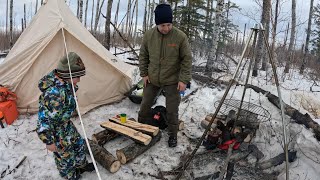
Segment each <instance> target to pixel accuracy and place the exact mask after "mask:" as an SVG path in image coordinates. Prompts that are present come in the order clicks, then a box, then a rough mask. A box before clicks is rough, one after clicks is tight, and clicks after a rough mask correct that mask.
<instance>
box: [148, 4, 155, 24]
mask: <svg viewBox="0 0 320 180" xmlns="http://www.w3.org/2000/svg"><path fill="white" fill-rule="evenodd" d="M154 5H155V2H154V0H152V4H151V5H150V9H151V11H150V15H151V16H150V21H149V29H151V28H152V25H153V22H154V19H153V14H154V13H153V11H154Z"/></svg>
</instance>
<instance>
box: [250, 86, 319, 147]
mask: <svg viewBox="0 0 320 180" xmlns="http://www.w3.org/2000/svg"><path fill="white" fill-rule="evenodd" d="M248 88H251V89H253V90H254V91H255V92H257V93H262V94H265V96H266V97H267V98H268V100H269V101H270V102H271V103H272V104H273V105H275V106H276V107H277V108H279V109H280V101H279V98H278V97H277V96H276V95H273V94H271V93H270V92H268V91H265V90H263V89H261V88H259V87H257V86H253V85H251V84H248ZM283 105H284V111H285V114H287V115H288V116H290V117H291V118H292V119H293V120H294V121H295V122H296V123H298V124H303V125H304V126H305V127H306V128H308V129H309V128H311V129H313V132H314V136H315V138H316V139H317V140H318V141H320V125H319V124H317V123H316V122H314V121H313V119H312V118H311V117H310V115H309V114H307V113H306V114H302V113H300V112H299V111H298V110H297V109H295V108H293V107H292V106H290V105H288V104H286V103H284V102H283Z"/></svg>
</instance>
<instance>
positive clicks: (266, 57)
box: [261, 0, 271, 71]
mask: <svg viewBox="0 0 320 180" xmlns="http://www.w3.org/2000/svg"><path fill="white" fill-rule="evenodd" d="M268 5H269V7H270V10H269V11H268V18H266V23H265V24H266V27H265V28H264V29H265V36H266V39H267V41H268V42H269V36H270V21H271V18H270V17H271V0H269V1H268ZM268 60H269V55H268V53H267V51H266V48H264V49H263V58H262V65H261V70H262V71H266V70H267V63H268V62H269V61H268Z"/></svg>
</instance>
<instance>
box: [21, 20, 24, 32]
mask: <svg viewBox="0 0 320 180" xmlns="http://www.w3.org/2000/svg"><path fill="white" fill-rule="evenodd" d="M23 31H24V23H23V18H21V32H23Z"/></svg>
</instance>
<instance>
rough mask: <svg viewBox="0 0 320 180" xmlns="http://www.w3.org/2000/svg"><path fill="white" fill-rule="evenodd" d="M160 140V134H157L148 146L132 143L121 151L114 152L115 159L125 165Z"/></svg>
mask: <svg viewBox="0 0 320 180" xmlns="http://www.w3.org/2000/svg"><path fill="white" fill-rule="evenodd" d="M160 139H161V132H159V133H158V134H157V135H156V136H155V137H153V138H152V140H151V142H150V143H149V144H148V145H146V146H145V145H141V144H137V143H132V144H130V145H128V146H126V147H124V148H122V149H119V150H117V151H116V154H117V157H118V159H119V160H120V162H121V164H126V163H127V162H129V161H131V160H133V159H134V158H136V157H138V156H139V155H140V154H142V153H144V152H145V151H147V150H148V149H150V147H152V146H153V145H155V144H156V143H157V142H158V141H160Z"/></svg>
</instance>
